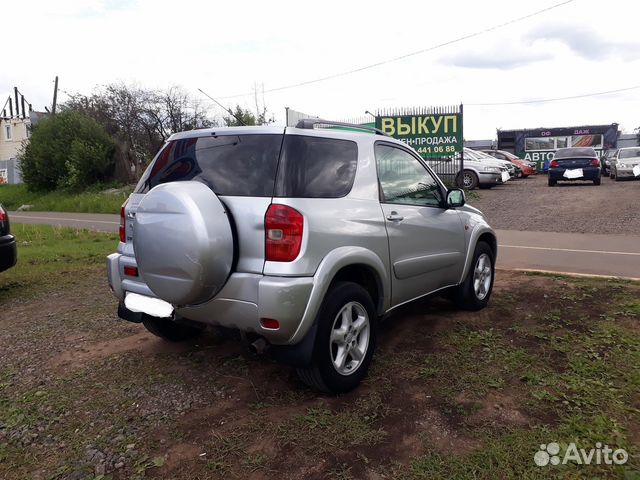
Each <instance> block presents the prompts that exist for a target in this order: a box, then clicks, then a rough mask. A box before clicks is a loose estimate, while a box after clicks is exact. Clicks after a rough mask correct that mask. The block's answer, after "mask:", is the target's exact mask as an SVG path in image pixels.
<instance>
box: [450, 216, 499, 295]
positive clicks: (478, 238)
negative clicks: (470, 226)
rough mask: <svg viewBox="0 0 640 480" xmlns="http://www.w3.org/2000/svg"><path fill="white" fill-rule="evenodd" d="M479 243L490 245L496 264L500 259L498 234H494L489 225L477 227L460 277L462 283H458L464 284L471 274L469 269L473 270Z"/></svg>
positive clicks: (471, 238) (470, 241) (470, 240)
mask: <svg viewBox="0 0 640 480" xmlns="http://www.w3.org/2000/svg"><path fill="white" fill-rule="evenodd" d="M478 242H485V243H487V244H488V245H489V247H490V248H491V251H492V252H493V261H494V262H495V261H496V259H497V258H498V238H497V236H496V232H494V231H493V229H492V228H491V227H489V226H488V225H477V226H476V227H475V228H474V230H473V232H472V233H471V236H470V239H469V244H468V247H467V255H466V259H465V263H464V268H463V270H462V276H461V277H460V281H459V282H458V283H462V282H463V281H464V279H465V278H466V277H467V274H468V273H469V269H470V268H471V261H472V259H473V252H475V250H476V245H478Z"/></svg>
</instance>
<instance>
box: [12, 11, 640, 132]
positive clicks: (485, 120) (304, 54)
mask: <svg viewBox="0 0 640 480" xmlns="http://www.w3.org/2000/svg"><path fill="white" fill-rule="evenodd" d="M561 1H562V0H541V1H539V2H514V1H513V0H511V1H508V0H504V1H491V0H485V1H483V2H478V1H462V0H448V1H446V2H445V1H442V2H426V1H415V2H377V1H371V0H369V1H366V2H364V1H363V2H355V1H345V0H342V1H331V0H325V1H323V2H300V1H296V2H284V1H282V2H276V1H271V2H266V1H264V0H262V1H253V0H243V1H236V2H219V1H218V2H216V1H207V2H204V1H203V2H198V1H194V0H181V1H179V2H176V1H172V2H164V1H158V0H82V1H80V0H78V1H72V0H56V1H55V2H54V1H50V0H29V1H12V2H4V3H3V6H2V18H3V20H4V21H3V39H4V42H3V47H4V48H3V51H4V55H3V56H2V60H0V98H1V99H2V103H4V99H5V98H6V97H7V96H8V95H9V94H11V93H12V91H13V87H14V86H17V87H18V88H19V89H20V90H21V92H22V93H24V95H25V96H26V97H27V99H28V100H29V101H30V102H31V103H32V104H33V106H34V108H36V109H38V110H42V109H43V107H44V106H45V105H50V104H51V97H52V92H53V79H54V77H55V76H56V75H59V77H60V88H61V94H60V97H59V98H60V100H61V101H64V99H65V94H64V92H82V93H90V92H91V90H92V89H93V88H94V87H95V86H96V85H100V84H106V83H110V82H115V81H125V82H135V83H137V84H138V85H140V86H145V87H158V88H165V87H168V86H171V85H181V86H183V87H184V88H186V89H187V90H188V91H190V92H192V93H193V95H194V96H201V94H200V93H199V92H198V90H197V89H198V88H202V89H203V90H204V91H206V92H207V93H209V94H210V95H212V96H213V97H216V98H218V99H219V100H220V101H221V102H222V103H224V104H225V105H230V106H231V105H233V104H235V103H239V104H240V105H242V106H245V107H251V106H252V105H253V98H252V96H241V97H237V98H229V96H232V95H236V94H243V93H246V92H251V91H252V90H253V88H254V84H258V85H260V86H262V85H264V88H265V90H269V89H273V88H278V87H282V86H287V85H291V84H296V83H300V82H306V81H309V80H314V79H317V78H321V77H326V76H331V75H333V74H338V73H341V72H345V71H349V70H354V69H358V68H360V67H364V66H367V65H371V64H376V63H379V62H383V61H385V60H388V59H392V58H395V57H399V56H402V55H404V54H408V53H412V52H416V51H419V50H424V49H429V48H430V47H432V46H434V45H438V44H441V43H445V42H447V41H450V40H455V39H457V38H460V37H464V36H466V35H468V34H472V33H474V32H478V31H481V30H485V29H487V28H490V27H493V26H495V25H498V24H501V23H504V22H507V21H509V20H513V19H516V18H518V17H521V16H524V15H527V14H530V13H533V12H534V11H537V10H542V9H544V8H547V7H550V6H552V5H555V4H558V3H560V2H561ZM639 22H640V3H639V2H636V1H633V0H609V1H606V2H604V1H602V0H600V1H595V0H574V1H573V2H571V3H569V4H567V5H563V6H560V7H558V8H555V9H552V10H549V11H547V12H545V13H541V14H540V15H537V16H533V17H531V18H528V19H525V20H522V21H520V22H517V23H513V24H511V25H508V26H505V27H502V28H498V29H495V30H492V31H489V32H487V33H484V34H482V35H479V36H475V37H473V38H470V39H467V40H462V41H460V42H457V43H453V44H451V45H448V46H445V47H442V48H437V49H434V50H430V51H426V52H424V53H420V54H417V55H413V56H410V57H408V58H404V59H400V60H397V61H392V62H389V63H385V64H383V65H380V66H377V67H374V68H369V69H364V70H362V71H359V72H357V73H353V74H350V75H344V76H338V77H336V78H333V79H330V80H327V81H322V82H317V83H311V84H308V85H305V86H300V87H297V88H290V89H283V90H280V91H276V92H270V93H269V92H267V93H265V101H266V104H267V107H268V108H269V110H270V111H272V112H273V113H274V114H275V116H276V120H277V121H278V123H284V107H285V106H289V107H291V108H293V109H296V110H300V111H303V112H305V113H309V114H315V115H319V116H322V117H326V118H332V119H345V118H350V117H363V116H364V111H365V110H370V111H375V110H376V109H377V108H381V107H394V106H418V105H446V104H457V103H460V102H462V103H464V104H465V110H464V111H465V117H464V133H465V138H467V139H484V138H494V137H495V130H496V128H535V127H541V126H545V127H556V126H574V125H576V126H577V125H585V124H608V123H613V122H617V123H619V124H620V125H621V128H623V129H624V130H626V131H628V132H631V131H633V129H634V128H635V127H638V126H640V88H637V89H632V90H627V91H624V92H618V93H612V94H607V95H600V96H593V97H587V98H580V99H573V100H567V101H556V102H547V103H535V104H528V105H494V106H479V105H473V104H478V103H495V102H516V101H528V100H536V99H548V98H557V97H566V96H573V95H581V94H589V93H594V92H602V91H610V90H617V89H623V88H627V87H633V86H640V34H639V33H638V32H640V28H639V27H638V23H639ZM261 88H262V87H261ZM201 97H202V96H201ZM202 98H203V101H205V99H204V97H202ZM206 102H207V103H210V102H209V101H208V100H206ZM212 112H214V113H217V114H220V109H219V108H217V107H212Z"/></svg>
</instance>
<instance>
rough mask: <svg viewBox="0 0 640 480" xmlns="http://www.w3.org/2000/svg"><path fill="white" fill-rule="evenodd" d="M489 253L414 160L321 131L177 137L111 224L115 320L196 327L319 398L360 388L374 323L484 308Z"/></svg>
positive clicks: (452, 199) (466, 212) (162, 332)
mask: <svg viewBox="0 0 640 480" xmlns="http://www.w3.org/2000/svg"><path fill="white" fill-rule="evenodd" d="M496 254H497V242H496V235H495V233H494V231H493V230H492V229H491V228H490V227H489V225H488V224H487V222H486V221H485V219H484V217H483V216H482V214H481V213H480V212H479V211H478V210H476V209H475V208H473V207H470V206H467V205H465V197H464V192H463V191H462V190H459V189H452V190H448V189H447V188H446V187H445V185H444V184H443V183H442V182H441V181H440V179H439V178H438V177H437V176H436V175H435V174H434V173H433V171H432V170H431V169H430V168H429V166H428V165H426V164H425V162H424V161H423V160H422V158H421V157H420V156H419V155H418V154H416V152H415V151H414V150H412V149H411V148H409V147H407V146H406V145H405V144H403V143H402V142H400V141H398V140H395V139H393V138H391V137H388V136H386V135H384V134H383V133H382V132H380V131H377V130H375V129H368V128H366V127H361V126H357V125H350V124H340V123H337V122H328V121H321V120H302V121H301V122H300V123H299V124H298V125H297V127H296V128H290V127H287V128H284V127H229V128H213V129H206V130H194V131H189V132H183V133H178V134H175V135H173V136H172V137H171V138H170V139H169V140H168V142H167V143H166V144H165V145H164V147H163V148H162V149H161V151H160V152H159V153H158V155H157V156H156V157H155V159H154V160H153V162H152V163H151V164H150V165H149V167H148V168H147V170H146V172H145V173H144V175H143V176H142V178H141V180H140V182H139V183H138V185H137V187H136V189H135V191H134V193H133V194H132V195H131V196H130V198H129V199H128V200H127V202H126V203H125V205H124V206H123V207H122V211H121V226H120V243H119V245H118V252H117V253H114V254H112V255H110V256H109V257H108V261H107V267H108V276H109V284H110V286H111V288H112V289H113V292H114V294H115V296H116V297H117V298H118V300H119V307H118V314H119V316H120V317H121V318H123V319H125V320H129V321H134V322H142V323H143V324H144V326H145V327H146V328H147V329H148V330H149V331H150V332H151V333H153V334H155V335H157V336H159V337H162V338H164V339H167V340H172V341H179V340H185V339H188V338H190V337H194V336H196V335H198V334H199V333H200V332H202V330H203V329H204V328H205V327H206V326H207V325H217V326H221V327H227V328H230V329H234V330H239V331H241V332H243V335H244V336H245V337H247V338H249V339H250V341H251V342H252V343H253V344H254V346H255V348H256V349H257V350H263V349H265V348H266V347H270V350H271V352H272V354H273V355H274V357H275V358H276V359H278V360H280V361H282V362H283V363H286V364H289V365H292V366H294V367H296V368H297V370H298V372H299V375H300V377H301V379H302V380H303V381H304V382H306V383H307V384H308V385H309V386H311V387H313V388H316V389H318V390H321V391H325V392H333V393H339V392H345V391H348V390H351V389H353V388H354V387H356V386H357V385H358V384H359V383H360V381H361V380H362V379H363V378H364V376H365V375H366V374H367V370H368V368H369V365H370V364H371V361H372V357H373V354H374V349H375V346H376V336H377V332H378V324H379V320H380V319H382V318H383V317H385V316H386V315H387V314H389V313H390V312H391V311H392V310H393V309H395V308H397V307H399V306H400V305H403V304H405V303H407V302H410V301H412V300H415V299H418V298H421V297H425V296H427V295H431V294H435V293H443V294H444V293H446V294H447V296H448V297H449V298H451V299H452V300H454V302H456V303H457V305H459V306H460V307H461V308H464V309H470V310H478V309H481V308H484V307H485V306H486V305H487V303H488V301H489V297H490V295H491V290H492V286H493V279H494V265H495V260H496Z"/></svg>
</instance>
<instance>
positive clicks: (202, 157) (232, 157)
mask: <svg viewBox="0 0 640 480" xmlns="http://www.w3.org/2000/svg"><path fill="white" fill-rule="evenodd" d="M283 137H284V129H283V128H268V127H260V128H256V129H249V128H246V127H243V128H241V129H233V128H229V129H224V130H222V131H220V132H213V133H209V134H208V135H206V136H198V137H193V136H191V137H187V136H185V137H184V138H180V137H178V138H177V139H175V140H171V141H170V142H168V143H167V144H166V145H165V147H164V148H163V149H162V150H161V151H160V153H159V154H158V155H157V156H156V158H155V160H154V161H153V162H152V164H151V165H150V166H149V168H148V169H147V171H146V172H145V173H144V175H143V176H142V178H141V180H140V182H139V183H138V185H137V187H136V189H135V192H134V194H133V195H131V197H130V199H129V202H128V203H127V205H126V209H125V219H126V225H127V233H126V235H127V243H126V246H125V249H124V253H125V254H129V255H133V243H132V241H133V236H134V235H135V232H134V231H133V224H134V222H133V221H132V219H133V217H134V216H135V213H136V209H137V206H138V205H139V203H140V201H141V200H142V198H143V197H144V195H145V194H146V193H147V192H149V190H151V189H152V188H153V187H155V186H156V185H159V184H161V183H167V182H175V181H185V180H197V181H200V182H202V183H204V184H205V185H207V186H209V188H211V190H213V192H214V193H215V194H216V195H217V196H218V197H219V198H220V200H221V201H222V203H223V204H224V205H225V207H226V208H227V209H228V210H229V211H230V212H231V218H232V222H233V224H232V228H233V229H235V238H236V242H237V245H236V254H235V256H236V262H237V263H236V267H235V271H238V272H247V273H262V270H263V268H264V217H265V213H266V211H267V209H268V208H269V205H270V204H271V200H272V197H273V194H274V188H275V179H276V172H277V167H278V159H279V157H280V150H281V147H282V140H283Z"/></svg>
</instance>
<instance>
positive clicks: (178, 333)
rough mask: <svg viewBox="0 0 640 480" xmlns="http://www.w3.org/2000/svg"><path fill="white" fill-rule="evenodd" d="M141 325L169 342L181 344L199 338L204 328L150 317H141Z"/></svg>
mask: <svg viewBox="0 0 640 480" xmlns="http://www.w3.org/2000/svg"><path fill="white" fill-rule="evenodd" d="M142 324H143V325H144V326H145V328H146V329H147V330H149V332H151V333H153V334H154V335H155V336H156V337H160V338H162V339H164V340H169V341H170V342H183V341H185V340H190V339H192V338H196V337H197V336H199V335H200V334H201V333H202V331H203V330H204V328H198V327H195V326H192V325H185V324H184V323H176V322H174V321H173V320H170V319H168V318H157V317H152V316H150V315H144V316H143V317H142Z"/></svg>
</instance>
